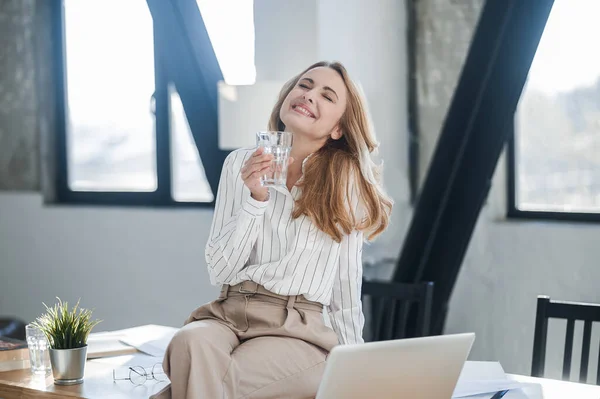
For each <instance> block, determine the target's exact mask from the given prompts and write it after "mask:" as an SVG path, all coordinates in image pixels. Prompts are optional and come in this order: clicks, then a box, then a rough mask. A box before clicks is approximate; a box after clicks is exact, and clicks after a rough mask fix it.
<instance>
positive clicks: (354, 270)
mask: <svg viewBox="0 0 600 399" xmlns="http://www.w3.org/2000/svg"><path fill="white" fill-rule="evenodd" d="M362 243H363V233H362V232H361V231H356V230H355V231H352V232H351V233H350V234H348V235H346V236H344V238H343V239H342V242H341V244H340V260H339V267H338V270H337V275H336V276H335V279H334V282H333V292H332V295H331V302H330V304H329V317H330V320H331V325H332V327H333V330H334V331H335V332H336V334H337V336H338V339H339V342H340V344H359V343H363V342H364V340H363V327H364V324H365V317H364V315H363V311H362V302H361V297H360V295H361V289H362V274H363V273H362V260H361V256H362Z"/></svg>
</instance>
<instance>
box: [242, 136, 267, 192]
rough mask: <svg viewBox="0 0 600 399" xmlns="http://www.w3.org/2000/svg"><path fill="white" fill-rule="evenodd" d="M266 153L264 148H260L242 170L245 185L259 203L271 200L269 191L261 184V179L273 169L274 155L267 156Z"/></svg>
mask: <svg viewBox="0 0 600 399" xmlns="http://www.w3.org/2000/svg"><path fill="white" fill-rule="evenodd" d="M264 151H265V150H264V148H263V147H258V149H257V150H256V151H254V153H253V154H252V156H251V157H250V158H248V159H247V160H246V162H245V163H244V166H243V167H242V170H241V173H242V180H243V181H244V184H245V185H246V187H248V188H249V189H250V193H251V194H252V198H254V199H255V200H257V201H266V200H267V199H268V198H269V189H268V187H263V186H262V185H261V184H260V177H261V176H262V175H264V174H265V173H266V171H267V170H269V168H271V162H272V161H273V154H268V153H267V154H265V153H264Z"/></svg>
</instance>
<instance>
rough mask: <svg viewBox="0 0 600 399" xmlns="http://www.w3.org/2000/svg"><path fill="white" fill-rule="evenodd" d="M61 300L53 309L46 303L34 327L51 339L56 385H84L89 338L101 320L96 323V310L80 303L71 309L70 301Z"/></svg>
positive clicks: (51, 354) (51, 356) (49, 341)
mask: <svg viewBox="0 0 600 399" xmlns="http://www.w3.org/2000/svg"><path fill="white" fill-rule="evenodd" d="M57 299H58V303H57V304H55V305H54V306H53V307H48V306H47V305H46V304H44V306H45V307H46V313H44V314H43V315H41V316H40V317H38V318H37V320H36V321H35V322H34V323H32V324H34V325H35V326H36V327H37V328H39V329H40V330H41V331H42V332H43V333H44V335H45V336H46V338H47V339H48V343H49V345H50V364H51V365H52V374H53V375H54V383H55V384H57V385H74V384H81V383H82V382H83V375H84V372H85V361H86V359H87V339H88V336H89V335H90V331H92V328H94V326H96V325H97V324H98V323H100V320H92V311H91V310H87V309H83V308H80V307H79V301H77V303H76V304H75V306H74V307H73V309H72V310H69V304H68V303H67V302H63V301H61V300H60V298H57Z"/></svg>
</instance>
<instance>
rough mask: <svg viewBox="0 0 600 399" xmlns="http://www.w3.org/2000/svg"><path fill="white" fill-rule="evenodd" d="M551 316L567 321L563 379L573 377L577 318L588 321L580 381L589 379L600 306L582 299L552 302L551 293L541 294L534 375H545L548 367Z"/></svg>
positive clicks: (537, 313) (538, 300)
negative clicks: (592, 339) (547, 350)
mask: <svg viewBox="0 0 600 399" xmlns="http://www.w3.org/2000/svg"><path fill="white" fill-rule="evenodd" d="M550 318H554V319H566V320H567V333H566V337H565V349H564V357H563V372H562V379H563V380H566V381H568V380H570V378H571V357H572V355H573V333H574V330H575V320H582V321H584V326H583V340H582V348H581V364H580V368H579V382H581V383H585V382H587V375H588V364H589V358H590V340H591V337H592V323H593V322H594V321H600V305H596V304H591V303H580V302H564V301H551V300H550V297H548V296H542V295H540V296H538V299H537V312H536V317H535V333H534V334H535V335H534V339H533V359H532V364H531V375H532V376H533V377H543V376H544V366H545V363H546V337H547V335H548V319H550ZM599 361H600V359H599ZM599 382H600V364H599V367H598V373H597V376H596V384H598V383H599Z"/></svg>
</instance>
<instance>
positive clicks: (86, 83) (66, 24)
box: [56, 0, 256, 206]
mask: <svg viewBox="0 0 600 399" xmlns="http://www.w3.org/2000/svg"><path fill="white" fill-rule="evenodd" d="M58 3H60V2H58ZM150 3H152V2H147V1H146V0H129V1H126V2H123V1H122V0H86V1H80V0H63V2H62V9H58V8H57V13H56V18H57V20H59V21H60V23H58V22H57V27H58V29H57V32H58V34H60V38H59V39H60V40H57V42H58V43H61V44H62V45H61V46H60V48H59V49H57V50H59V51H57V53H59V58H60V60H59V61H58V66H59V70H58V74H59V76H60V79H58V81H59V82H63V83H64V84H61V87H59V89H63V88H64V93H62V94H64V95H63V96H62V98H59V102H61V101H62V103H61V104H59V105H60V109H62V111H61V112H60V113H59V120H60V121H61V122H62V123H61V124H60V125H61V126H62V127H59V129H58V130H59V131H58V133H57V134H58V140H57V141H58V154H59V155H58V162H57V164H58V168H57V169H58V170H57V173H58V179H57V181H58V187H57V200H58V202H77V203H90V204H112V205H158V206H162V205H184V204H201V205H211V204H212V203H213V201H214V198H215V193H214V191H215V189H216V185H217V184H218V181H217V182H215V181H210V179H208V178H207V176H209V177H211V178H212V180H214V176H218V173H214V171H211V173H210V174H208V173H206V170H205V167H206V166H207V165H206V162H207V159H204V160H203V159H201V157H200V155H199V153H200V151H199V147H198V146H199V145H213V144H212V143H213V142H214V140H206V141H205V140H203V139H202V137H203V134H204V132H203V131H202V129H200V128H199V127H200V126H202V125H203V124H202V121H200V123H199V120H198V117H197V116H195V117H196V120H195V123H194V125H193V126H195V127H196V131H193V130H192V129H191V127H190V125H192V124H191V123H188V122H189V121H188V116H187V115H186V112H185V109H196V108H197V107H198V104H200V103H199V102H195V103H194V104H192V105H188V107H186V108H184V104H183V102H182V99H185V98H187V99H188V101H192V100H190V98H192V99H193V97H194V96H199V95H202V94H201V93H202V92H201V91H200V90H195V92H194V93H191V94H190V93H188V95H187V96H186V97H184V96H183V95H182V96H181V97H180V93H179V91H178V89H177V85H176V84H175V83H174V81H173V80H172V79H171V78H170V76H171V75H170V73H173V69H172V68H173V65H172V64H171V65H169V67H170V68H171V69H169V67H167V66H165V65H164V64H165V63H164V62H163V61H161V58H160V56H159V54H162V55H163V56H165V54H168V56H171V54H170V53H169V52H173V51H180V52H181V51H182V50H181V48H178V49H176V50H174V49H172V48H170V46H166V45H165V44H164V43H169V42H171V43H172V42H173V40H172V38H171V37H169V38H166V37H161V35H165V36H166V34H165V33H163V32H165V30H164V29H163V30H161V29H157V25H156V23H157V21H155V20H153V16H154V17H155V18H157V17H158V18H161V19H162V18H164V17H163V16H162V15H163V14H166V13H161V12H156V11H155V12H152V11H153V10H152V7H151V6H149V4H150ZM175 3H177V4H175ZM157 4H158V6H156V5H155V7H171V8H172V9H173V11H174V12H173V13H172V14H175V13H177V12H178V13H179V14H180V15H183V16H184V19H187V21H185V22H187V24H188V25H195V26H197V25H198V22H200V23H201V24H202V23H204V27H203V30H202V31H200V32H205V33H204V34H205V35H206V32H207V33H208V37H209V38H210V45H209V46H205V47H203V48H202V49H203V51H205V52H206V53H203V54H201V57H202V59H203V61H205V60H206V57H213V59H214V57H215V55H216V57H217V60H218V65H219V67H220V69H221V71H222V76H223V77H224V80H225V81H226V82H227V83H229V84H252V83H253V82H254V80H255V76H256V72H255V68H254V26H253V2H252V1H248V0H226V1H218V2H215V1H208V0H197V1H196V0H182V1H180V2H173V3H171V2H168V3H157ZM183 9H185V11H183ZM116 10H118V12H115V11H116ZM233 10H235V12H234V11H233ZM161 11H162V10H161ZM194 12H195V13H196V14H197V15H195V18H196V19H192V16H190V14H191V13H194ZM200 15H201V17H202V18H200ZM107 21H110V23H107ZM162 22H163V23H164V21H162ZM170 23H171V26H172V25H173V24H172V21H170ZM178 28H179V29H181V32H184V30H183V28H181V27H179V26H178ZM204 29H206V30H204ZM197 32H198V31H194V33H197ZM184 33H188V34H189V32H184ZM182 34H183V33H182ZM161 39H162V40H161ZM197 39H198V38H193V39H192V40H190V42H192V41H196V42H197V41H198V40H197ZM207 40H208V39H207ZM161 46H162V47H161ZM211 46H212V48H210V47H211ZM207 48H208V50H206V49H207ZM189 58H190V59H197V58H198V57H197V54H196V55H195V57H194V56H189ZM196 62H197V61H196ZM215 65H216V64H215ZM185 73H188V74H189V73H190V72H189V71H187V72H183V73H176V74H177V75H178V76H177V78H178V83H179V84H180V85H182V87H183V88H186V87H185V86H193V85H195V83H191V82H190V84H189V85H188V84H187V82H186V81H182V76H185ZM59 91H62V90H59ZM188 91H189V88H188ZM214 91H215V92H216V83H215V88H214ZM204 93H206V91H204ZM195 107H196V108H195ZM204 112H205V113H206V112H208V111H204ZM213 113H216V104H215V107H214V111H213ZM214 120H216V115H215V116H214ZM206 125H207V126H212V128H213V129H216V124H212V125H211V124H206ZM213 132H214V130H213ZM203 150H204V151H206V149H203ZM220 151H221V150H220V149H219V148H218V147H216V148H214V149H212V148H211V149H210V151H209V153H214V152H220ZM208 161H210V160H208ZM211 167H218V168H219V170H220V167H221V164H220V163H216V162H215V165H211ZM217 180H218V178H217Z"/></svg>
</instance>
